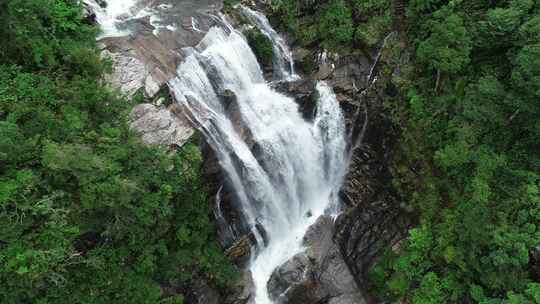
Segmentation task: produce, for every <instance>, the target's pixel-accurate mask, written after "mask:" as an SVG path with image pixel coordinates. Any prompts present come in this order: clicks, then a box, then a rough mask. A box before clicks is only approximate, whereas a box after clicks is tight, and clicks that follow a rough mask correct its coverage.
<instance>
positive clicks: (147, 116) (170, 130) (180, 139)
mask: <svg viewBox="0 0 540 304" xmlns="http://www.w3.org/2000/svg"><path fill="white" fill-rule="evenodd" d="M131 121H132V122H131V124H130V127H131V128H132V129H134V130H136V131H138V132H139V133H141V136H142V140H143V142H145V143H146V144H159V145H166V146H172V145H175V146H182V145H183V144H184V143H185V142H186V141H187V140H188V139H189V138H190V137H191V136H192V135H193V133H194V129H193V128H192V127H191V126H190V125H189V123H188V122H187V121H186V120H185V118H184V117H183V116H182V115H181V110H180V109H178V106H177V105H172V106H170V107H168V108H165V107H156V106H154V105H152V104H140V105H137V106H135V107H134V108H133V110H132V112H131Z"/></svg>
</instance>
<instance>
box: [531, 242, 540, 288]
mask: <svg viewBox="0 0 540 304" xmlns="http://www.w3.org/2000/svg"><path fill="white" fill-rule="evenodd" d="M529 273H530V275H531V278H533V279H534V281H535V282H539V281H540V246H536V247H534V248H532V249H531V250H530V251H529Z"/></svg>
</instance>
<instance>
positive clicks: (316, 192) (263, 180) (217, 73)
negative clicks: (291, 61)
mask: <svg viewBox="0 0 540 304" xmlns="http://www.w3.org/2000/svg"><path fill="white" fill-rule="evenodd" d="M268 27H269V25H268ZM269 28H270V27H269ZM272 31H273V30H272ZM274 33H275V31H274ZM273 41H274V42H276V41H277V40H273ZM276 48H282V47H281V46H279V45H278V46H277V47H276ZM283 49H285V48H283ZM186 52H187V54H188V55H187V57H186V59H185V61H184V62H183V63H182V64H181V65H180V66H179V67H178V70H177V76H176V77H175V78H173V79H172V80H170V81H169V86H170V88H171V90H172V92H173V94H174V95H175V97H176V100H177V101H178V102H179V103H181V104H182V105H183V106H184V107H185V108H186V109H187V113H188V117H189V119H191V120H192V122H193V123H194V124H195V125H196V126H198V128H199V130H200V131H201V133H202V134H203V135H204V136H205V138H206V140H207V142H208V143H209V144H210V145H211V147H212V149H213V150H214V151H215V153H216V155H217V157H218V160H219V163H220V166H221V167H222V169H223V170H224V172H225V173H226V174H227V177H228V180H229V181H230V183H231V185H232V187H233V188H234V191H235V193H236V196H237V199H238V204H239V205H240V207H241V211H242V213H243V216H244V219H245V221H246V222H247V224H248V225H249V226H250V227H251V229H252V232H253V234H254V235H255V236H256V238H257V239H258V240H259V244H258V246H257V248H256V249H255V250H254V254H253V260H252V261H251V264H250V270H251V273H252V276H253V281H254V284H255V289H256V290H255V303H256V304H268V303H272V301H271V300H270V299H269V296H268V292H267V282H268V280H269V278H270V276H271V274H272V272H273V271H274V269H276V268H277V267H278V266H280V265H281V264H283V263H285V262H286V261H287V260H289V259H290V258H291V257H293V256H294V255H295V254H297V253H299V252H301V251H302V250H303V248H302V238H303V236H304V234H305V233H306V231H307V229H308V228H309V226H311V225H312V224H314V223H315V221H316V220H317V218H318V217H320V216H321V215H323V214H325V213H328V212H329V210H331V209H332V208H333V207H335V206H336V205H337V200H338V198H337V192H338V190H339V187H340V185H341V183H342V181H343V178H344V175H345V172H346V166H347V161H346V151H345V149H346V136H345V133H346V132H345V123H344V117H343V115H342V113H341V109H340V107H339V104H338V102H337V100H336V97H335V95H334V93H333V91H332V90H331V88H330V87H329V86H328V85H327V84H325V83H324V82H320V83H318V84H317V91H318V93H319V94H318V95H319V99H318V104H317V111H316V113H317V114H316V117H315V119H313V121H307V120H305V119H303V118H302V115H301V114H300V112H299V108H298V105H297V104H296V103H295V101H294V100H293V99H292V98H290V97H287V96H285V95H282V94H280V93H278V92H276V91H275V90H273V89H272V88H271V87H270V86H269V85H268V83H266V81H265V80H264V78H263V73H262V71H261V68H260V66H259V63H258V62H257V60H256V58H255V55H254V54H253V52H252V50H251V49H250V47H249V46H248V44H247V42H246V40H245V38H244V37H243V36H242V34H241V33H239V32H237V31H235V30H234V29H232V27H230V26H225V27H223V28H222V27H213V28H211V29H210V30H209V32H208V33H207V34H206V36H205V37H204V39H203V40H202V41H201V42H200V44H199V45H198V46H197V47H195V48H190V49H187V50H186ZM290 73H293V72H292V69H291V71H290ZM231 92H232V93H233V94H231ZM225 95H227V96H228V98H225V97H224V96H225ZM231 96H232V97H231ZM257 227H259V228H257ZM260 227H262V229H261V228H260ZM261 230H262V231H261Z"/></svg>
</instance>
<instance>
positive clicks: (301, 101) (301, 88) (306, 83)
mask: <svg viewBox="0 0 540 304" xmlns="http://www.w3.org/2000/svg"><path fill="white" fill-rule="evenodd" d="M273 87H274V89H275V90H276V91H278V92H280V93H282V94H285V95H287V96H289V97H291V98H294V100H295V101H296V102H297V103H298V105H299V110H300V112H301V113H302V116H303V117H304V118H305V119H307V120H313V118H315V115H316V114H317V102H318V93H317V90H316V82H315V81H313V80H311V79H302V80H297V81H291V82H279V83H275V84H273Z"/></svg>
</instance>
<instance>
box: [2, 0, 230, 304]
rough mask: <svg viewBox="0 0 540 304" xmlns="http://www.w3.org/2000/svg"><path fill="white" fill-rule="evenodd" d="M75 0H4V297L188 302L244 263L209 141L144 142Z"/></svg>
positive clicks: (38, 300)
mask: <svg viewBox="0 0 540 304" xmlns="http://www.w3.org/2000/svg"><path fill="white" fill-rule="evenodd" d="M77 3H78V1H75V0H3V1H1V2H0V40H1V41H3V42H2V43H1V44H0V303H3V304H4V303H5V304H9V303H13V304H21V303H36V304H37V303H93V304H97V303H182V295H181V293H182V292H183V291H184V290H185V289H186V287H187V286H189V283H190V282H191V281H192V280H194V279H197V278H198V277H202V278H204V279H206V280H209V281H210V282H212V283H214V284H218V285H224V284H226V283H227V281H228V280H229V278H230V277H231V275H233V269H232V267H231V266H230V265H229V263H228V262H227V261H226V260H225V259H224V258H223V257H222V255H221V253H220V250H219V247H218V246H217V243H216V242H215V240H214V239H213V238H212V236H213V229H212V227H211V224H210V222H209V218H208V212H209V210H208V204H207V197H206V192H205V189H204V186H203V184H202V181H201V177H200V164H201V155H200V153H199V151H198V149H197V146H196V145H195V143H189V144H187V145H185V146H184V147H182V148H181V150H180V151H177V152H176V153H170V152H169V151H166V150H165V149H164V148H161V147H148V146H144V145H143V144H142V143H141V142H140V141H139V140H138V137H137V135H135V134H133V133H132V132H130V130H129V128H128V126H127V114H128V112H129V109H130V107H131V106H132V102H130V101H128V100H125V99H123V98H120V97H118V96H117V95H116V94H115V93H113V92H111V91H110V90H109V89H107V88H106V87H104V86H103V85H102V84H101V83H102V81H101V78H102V75H103V73H104V72H106V70H107V64H106V63H104V62H102V61H101V60H100V59H99V55H98V53H97V52H96V49H95V44H96V43H95V34H96V29H95V28H94V27H92V26H90V25H88V24H85V23H84V22H83V21H81V20H82V16H81V7H80V5H79V4H77Z"/></svg>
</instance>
